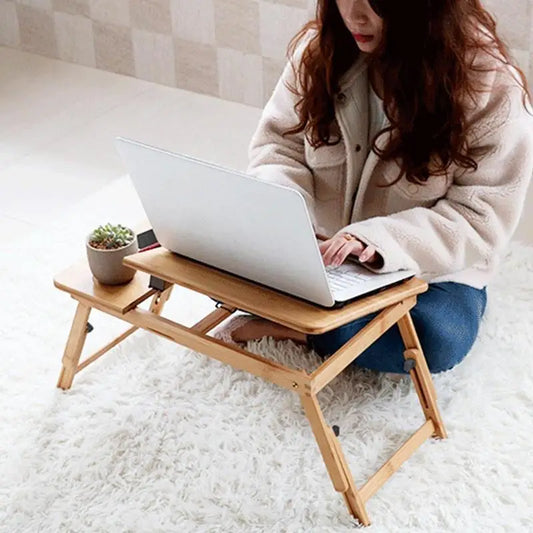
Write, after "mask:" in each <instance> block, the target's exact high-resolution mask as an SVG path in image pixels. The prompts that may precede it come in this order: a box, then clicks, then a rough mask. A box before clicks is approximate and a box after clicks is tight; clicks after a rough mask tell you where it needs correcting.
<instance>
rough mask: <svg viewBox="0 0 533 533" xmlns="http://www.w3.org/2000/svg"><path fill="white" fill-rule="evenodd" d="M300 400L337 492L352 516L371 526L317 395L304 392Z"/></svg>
mask: <svg viewBox="0 0 533 533" xmlns="http://www.w3.org/2000/svg"><path fill="white" fill-rule="evenodd" d="M300 399H301V401H302V405H303V408H304V410H305V414H306V415H307V418H308V419H309V422H310V424H311V428H312V430H313V433H314V435H315V438H316V441H317V443H318V447H319V449H320V452H321V454H322V457H323V459H324V462H325V463H326V468H327V470H328V473H329V476H330V478H331V481H332V482H333V486H334V487H335V490H336V491H337V492H341V493H342V495H343V496H344V501H345V502H346V505H347V507H348V510H349V511H350V514H351V515H352V516H353V517H354V518H357V519H358V520H359V521H360V522H361V523H362V524H363V525H365V526H368V525H370V520H369V519H368V515H367V513H366V508H365V504H364V502H363V500H362V498H361V496H360V495H359V493H358V492H357V488H356V487H355V483H354V480H353V478H352V474H351V472H350V469H349V467H348V464H347V463H346V460H345V458H344V455H343V454H342V451H341V448H340V444H339V442H338V441H337V437H336V436H335V434H334V433H333V431H332V429H331V428H330V427H329V426H328V425H327V424H326V421H325V420H324V416H323V414H322V410H321V409H320V405H319V404H318V400H317V398H316V395H314V394H311V393H309V392H304V393H302V394H300Z"/></svg>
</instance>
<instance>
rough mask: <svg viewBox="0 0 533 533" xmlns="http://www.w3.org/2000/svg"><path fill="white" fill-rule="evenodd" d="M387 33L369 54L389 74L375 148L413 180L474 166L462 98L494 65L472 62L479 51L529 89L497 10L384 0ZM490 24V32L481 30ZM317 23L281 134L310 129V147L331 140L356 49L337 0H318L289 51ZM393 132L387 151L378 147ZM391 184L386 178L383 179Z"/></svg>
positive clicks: (467, 2) (434, 0)
mask: <svg viewBox="0 0 533 533" xmlns="http://www.w3.org/2000/svg"><path fill="white" fill-rule="evenodd" d="M380 3H381V4H385V5H386V8H387V9H386V10H385V12H384V13H382V14H381V16H383V38H382V39H381V42H380V45H379V47H378V49H377V50H376V51H375V52H373V53H372V54H369V67H372V69H374V71H375V72H376V73H378V76H380V77H381V79H382V80H383V90H384V95H383V102H384V104H383V105H384V110H385V113H386V115H387V117H388V119H389V121H390V126H388V127H387V128H385V129H383V130H381V131H380V132H379V133H378V134H377V135H376V136H375V137H374V139H373V140H372V150H373V151H374V152H375V153H376V154H377V155H378V156H379V157H380V158H381V159H383V160H385V161H390V160H396V161H397V162H398V164H399V165H400V168H401V171H400V173H399V175H398V178H397V180H395V181H393V182H392V183H389V184H387V185H392V184H394V183H396V181H398V180H399V179H400V178H401V177H402V175H403V174H405V176H406V178H407V179H408V180H409V181H411V182H413V183H422V184H423V183H425V182H426V181H427V180H428V178H429V177H430V175H431V174H441V173H445V172H446V171H447V169H448V168H449V167H450V165H451V164H452V163H455V164H457V165H458V166H460V167H463V168H465V169H472V170H477V166H478V165H477V163H476V160H475V159H474V157H478V156H480V155H482V153H479V152H475V151H474V150H473V149H471V148H470V146H469V144H468V141H467V135H468V127H467V124H466V108H465V100H466V99H465V97H466V96H470V97H471V98H475V95H476V93H478V92H480V91H483V90H484V88H483V87H480V86H477V85H479V84H476V81H475V76H472V73H474V72H475V71H477V72H483V71H485V72H486V71H488V70H490V68H487V67H483V66H480V65H479V64H476V65H474V64H473V61H472V57H476V52H477V51H482V52H486V53H487V54H489V55H490V56H492V57H493V58H496V59H498V60H499V61H501V62H502V63H504V64H506V65H512V66H514V67H515V68H516V69H517V72H518V73H519V75H520V80H519V82H520V85H521V86H522V89H523V92H524V97H523V104H524V106H526V107H527V105H526V101H527V98H528V97H529V87H528V83H527V79H526V77H525V75H524V73H523V72H522V70H520V68H518V67H517V66H516V65H515V64H514V63H513V61H512V59H511V56H510V54H509V51H508V48H507V46H506V45H505V44H504V42H503V41H502V40H501V38H500V37H498V34H497V32H496V22H495V20H494V18H493V17H492V16H491V15H490V14H489V13H488V12H487V11H486V10H485V9H483V7H482V6H481V3H480V1H479V0H411V1H410V2H409V8H407V7H406V5H405V2H399V1H398V0H383V1H382V2H380ZM480 27H484V28H485V30H487V31H485V32H484V33H483V35H484V38H480V31H479V30H480ZM311 29H314V30H316V31H315V32H314V35H313V37H312V38H311V39H310V40H309V42H308V43H307V46H306V47H305V49H304V51H303V54H302V56H301V60H300V62H299V64H298V65H294V63H292V61H291V63H292V68H293V69H294V73H295V76H296V79H297V82H298V84H299V85H300V89H297V88H296V87H295V86H289V87H288V88H289V90H291V91H292V92H293V93H294V94H297V95H298V96H299V100H298V102H297V104H296V106H295V110H296V111H297V114H298V117H299V119H300V122H299V123H298V124H297V125H296V126H295V127H294V128H292V129H289V130H287V131H286V132H285V135H289V134H293V133H299V132H301V131H304V132H305V135H306V136H307V138H308V140H309V142H310V144H311V145H312V146H313V147H315V148H316V147H318V146H322V145H334V144H337V143H339V142H340V138H339V139H336V140H332V139H331V137H332V134H331V126H332V122H333V121H334V119H335V111H334V97H335V94H336V93H337V92H338V91H339V90H340V88H339V80H340V78H341V76H342V75H343V74H344V73H345V72H346V71H347V70H348V69H349V68H350V66H351V65H353V63H354V62H355V61H356V60H357V58H358V56H359V54H360V52H359V48H358V47H357V44H356V43H355V41H354V38H353V36H352V35H351V33H350V32H349V30H348V29H347V28H346V25H345V24H344V21H343V19H342V17H341V15H340V12H339V10H338V7H337V3H336V1H335V0H318V3H317V10H316V18H315V19H314V20H311V21H309V22H308V23H307V24H306V25H305V26H304V27H303V28H302V29H301V30H300V31H299V32H298V33H297V34H296V35H295V36H294V37H293V39H292V40H291V42H290V43H289V47H288V56H289V57H290V58H292V56H293V54H294V52H295V50H296V48H297V47H298V45H299V44H300V42H301V40H302V39H303V38H304V37H305V35H306V34H307V32H308V31H309V30H311ZM387 133H388V134H389V135H388V142H387V143H386V146H385V147H384V149H380V148H378V147H377V145H376V140H377V139H378V137H379V136H381V135H385V134H387ZM387 185H385V186H387Z"/></svg>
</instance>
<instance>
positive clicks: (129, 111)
mask: <svg viewBox="0 0 533 533" xmlns="http://www.w3.org/2000/svg"><path fill="white" fill-rule="evenodd" d="M260 115H261V110H260V109H258V108H254V107H249V106H246V105H242V104H237V103H233V102H227V101H224V100H220V99H218V98H213V97H209V96H205V95H200V94H195V93H191V92H187V91H183V90H180V89H174V88H170V87H165V86H161V85H156V84H153V83H149V82H145V81H141V80H138V79H134V78H129V77H126V76H120V75H117V74H112V73H109V72H103V71H99V70H95V69H91V68H87V67H82V66H79V65H72V64H69V63H63V62H61V61H56V60H52V59H48V58H45V57H41V56H36V55H31V54H27V53H24V52H20V51H17V50H12V49H9V48H4V47H0V190H1V194H0V229H1V230H2V234H3V235H4V242H5V241H6V240H10V239H15V238H17V237H20V236H21V235H24V234H26V233H28V232H30V231H32V230H33V229H35V228H36V227H38V226H39V224H42V223H43V222H46V221H47V220H50V219H52V218H53V217H54V216H57V213H58V212H59V211H60V210H61V209H66V208H67V207H69V206H71V205H72V204H73V203H75V202H77V201H79V200H81V199H83V198H84V197H85V196H87V195H89V194H91V193H93V192H95V191H97V190H98V189H100V188H101V187H103V186H104V185H105V184H107V183H109V182H110V181H111V180H113V179H116V178H118V177H119V176H122V175H124V174H125V173H126V171H125V169H124V167H123V166H122V163H121V161H120V159H119V157H118V155H117V153H116V152H115V148H114V146H113V139H114V137H115V136H117V135H122V136H126V137H132V138H134V139H138V140H140V141H143V142H146V143H148V144H153V145H156V146H160V147H162V148H167V149H169V150H176V151H182V152H185V153H188V154H190V155H192V156H195V157H200V158H203V159H207V160H210V161H213V162H215V163H219V164H221V165H224V166H229V167H233V168H236V169H240V170H243V169H244V168H245V167H246V162H247V147H248V143H249V140H250V137H251V135H252V133H253V131H254V129H255V127H256V125H257V121H258V120H259V117H260ZM531 206H533V190H532V189H531V188H530V192H529V197H528V199H527V201H526V207H525V215H524V217H523V219H522V222H521V225H520V227H519V229H518V231H517V233H516V234H515V238H516V239H520V240H522V241H524V242H528V243H530V244H533V210H532V209H531ZM6 235H7V238H6Z"/></svg>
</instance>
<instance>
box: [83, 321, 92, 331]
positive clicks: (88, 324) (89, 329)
mask: <svg viewBox="0 0 533 533" xmlns="http://www.w3.org/2000/svg"><path fill="white" fill-rule="evenodd" d="M93 329H94V326H93V325H92V324H91V323H90V322H87V325H86V326H85V333H91V331H92V330H93Z"/></svg>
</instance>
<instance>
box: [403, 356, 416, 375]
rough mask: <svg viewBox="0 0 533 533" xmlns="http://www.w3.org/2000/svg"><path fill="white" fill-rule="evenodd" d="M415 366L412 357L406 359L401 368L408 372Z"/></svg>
mask: <svg viewBox="0 0 533 533" xmlns="http://www.w3.org/2000/svg"><path fill="white" fill-rule="evenodd" d="M415 366H416V361H415V360H414V359H411V358H409V359H406V360H405V361H404V363H403V369H404V370H405V371H406V372H410V371H411V370H413V368H414V367H415Z"/></svg>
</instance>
